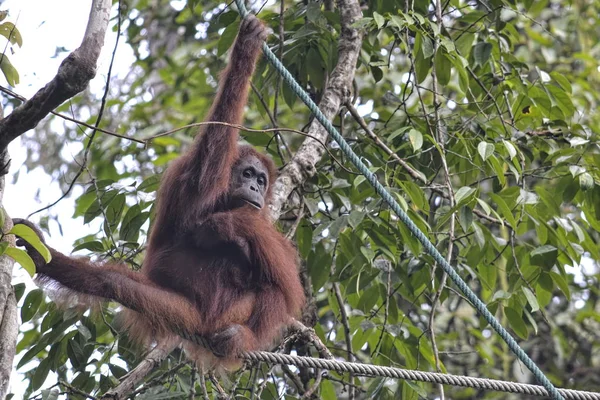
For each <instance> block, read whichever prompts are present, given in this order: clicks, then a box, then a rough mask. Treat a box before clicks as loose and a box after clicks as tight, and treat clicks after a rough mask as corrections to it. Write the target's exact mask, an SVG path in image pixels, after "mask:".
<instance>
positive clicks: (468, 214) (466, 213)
mask: <svg viewBox="0 0 600 400" xmlns="http://www.w3.org/2000/svg"><path fill="white" fill-rule="evenodd" d="M458 222H459V223H460V226H461V227H462V228H463V231H464V232H465V233H466V232H469V229H470V228H471V224H473V210H471V208H470V207H467V206H463V207H461V208H460V211H459V213H458Z"/></svg>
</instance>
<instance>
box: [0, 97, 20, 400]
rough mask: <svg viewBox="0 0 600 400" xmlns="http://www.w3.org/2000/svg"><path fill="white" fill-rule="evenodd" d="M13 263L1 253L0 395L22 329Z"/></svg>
mask: <svg viewBox="0 0 600 400" xmlns="http://www.w3.org/2000/svg"><path fill="white" fill-rule="evenodd" d="M3 111H4V110H3V108H2V106H1V105H0V118H2V115H3ZM7 160H8V153H7V152H6V151H3V152H0V166H6V165H7ZM6 170H7V168H4V167H2V170H1V171H0V213H2V216H3V217H4V223H3V225H2V226H0V229H1V231H2V232H9V231H10V230H11V228H12V226H13V223H12V219H11V218H9V217H8V215H7V214H6V212H5V211H4V209H3V207H2V198H3V197H4V189H5V187H6V186H5V184H6V177H5V176H4V174H5V173H6ZM3 240H5V241H8V245H9V246H14V245H15V237H14V235H5V236H4V238H3ZM14 264H15V262H14V260H13V259H12V258H10V257H8V256H6V255H2V256H0V399H4V398H6V395H7V392H8V384H9V382H10V374H11V372H12V368H13V359H14V357H15V352H16V346H17V334H18V333H19V324H18V320H17V299H16V298H15V290H14V289H13V286H12V282H11V280H12V270H13V266H14Z"/></svg>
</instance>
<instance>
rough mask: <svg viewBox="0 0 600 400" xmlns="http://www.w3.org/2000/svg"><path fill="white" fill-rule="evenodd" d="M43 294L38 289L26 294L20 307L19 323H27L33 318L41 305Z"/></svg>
mask: <svg viewBox="0 0 600 400" xmlns="http://www.w3.org/2000/svg"><path fill="white" fill-rule="evenodd" d="M43 298H44V293H43V292H42V291H41V290H40V289H33V290H32V291H31V292H29V293H28V294H27V296H26V297H25V300H24V301H23V307H21V322H27V321H29V320H31V318H33V316H34V315H35V313H36V312H37V310H38V309H39V308H40V305H41V304H42V300H43Z"/></svg>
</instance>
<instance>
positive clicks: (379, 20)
mask: <svg viewBox="0 0 600 400" xmlns="http://www.w3.org/2000/svg"><path fill="white" fill-rule="evenodd" d="M373 19H374V20H375V23H376V24H377V29H381V28H383V26H384V25H385V18H384V17H383V15H381V14H379V13H378V12H377V11H374V12H373Z"/></svg>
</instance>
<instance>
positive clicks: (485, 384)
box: [240, 351, 600, 400]
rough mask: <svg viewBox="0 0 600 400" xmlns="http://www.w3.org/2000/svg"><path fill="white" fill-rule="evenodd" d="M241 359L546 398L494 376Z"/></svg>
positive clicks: (586, 397)
mask: <svg viewBox="0 0 600 400" xmlns="http://www.w3.org/2000/svg"><path fill="white" fill-rule="evenodd" d="M240 356H241V358H243V359H246V360H249V361H260V362H265V363H268V364H285V365H294V366H297V367H305V368H320V369H326V370H329V371H336V372H341V373H344V372H352V373H353V374H354V375H361V376H368V377H388V378H394V379H404V380H409V381H418V382H429V383H439V384H442V385H451V386H462V387H470V388H476V389H486V390H494V391H497V392H508V393H518V394H527V395H531V396H540V397H549V396H550V395H549V394H548V391H547V390H546V388H544V387H543V386H539V385H530V384H525V383H516V382H509V381H500V380H496V379H486V378H472V377H469V376H461V375H451V374H441V373H437V372H424V371H415V370H410V369H402V368H395V367H383V366H379V365H370V364H361V363H353V362H347V361H338V360H328V359H324V358H313V357H302V356H293V355H289V354H280V353H270V352H267V351H252V352H245V353H242V354H241V355H240ZM557 391H558V392H559V393H560V394H561V395H562V396H563V397H564V398H565V399H574V400H600V393H594V392H586V391H582V390H571V389H557Z"/></svg>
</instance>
